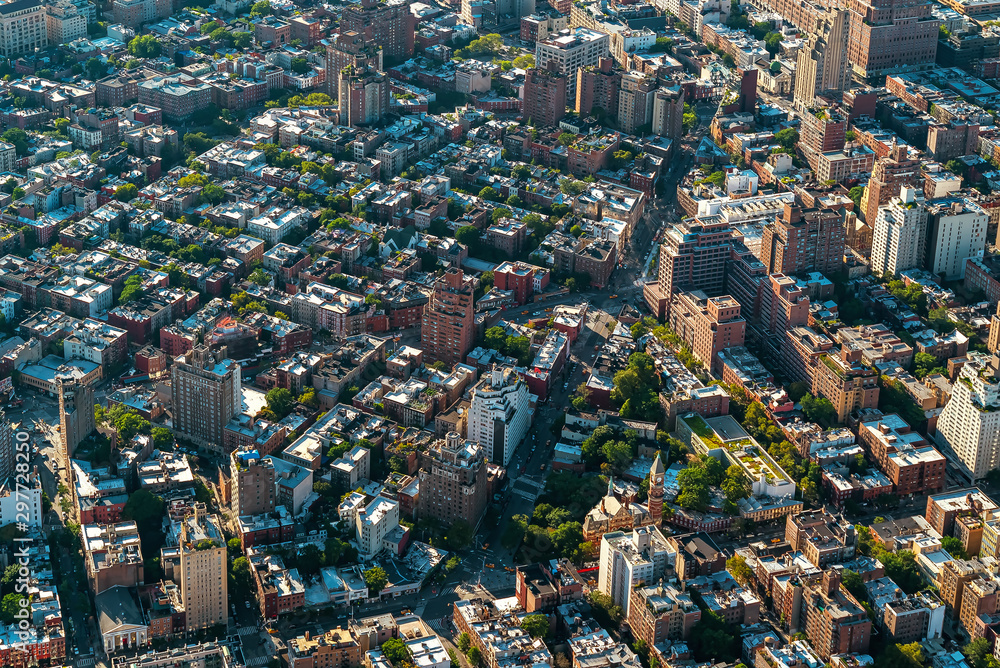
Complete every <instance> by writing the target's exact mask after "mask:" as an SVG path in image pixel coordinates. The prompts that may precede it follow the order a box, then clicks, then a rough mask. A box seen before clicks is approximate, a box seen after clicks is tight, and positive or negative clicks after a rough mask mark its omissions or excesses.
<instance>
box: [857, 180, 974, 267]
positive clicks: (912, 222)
mask: <svg viewBox="0 0 1000 668" xmlns="http://www.w3.org/2000/svg"><path fill="white" fill-rule="evenodd" d="M872 228H873V230H872V261H871V268H872V272H874V273H876V274H877V275H883V276H898V275H899V272H901V271H906V270H907V269H913V268H914V267H923V266H924V256H925V254H926V247H927V209H926V208H925V207H924V196H923V194H921V193H919V192H918V191H917V190H916V189H915V188H911V187H909V186H903V187H902V188H901V189H900V193H899V197H897V198H894V199H892V200H891V201H890V202H889V205H888V206H885V207H882V208H881V209H879V212H878V216H876V218H875V222H874V225H872ZM963 262H964V261H963Z"/></svg>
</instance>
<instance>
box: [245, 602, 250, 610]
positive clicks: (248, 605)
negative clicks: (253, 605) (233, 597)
mask: <svg viewBox="0 0 1000 668" xmlns="http://www.w3.org/2000/svg"><path fill="white" fill-rule="evenodd" d="M244 603H246V606H247V610H249V609H250V601H244Z"/></svg>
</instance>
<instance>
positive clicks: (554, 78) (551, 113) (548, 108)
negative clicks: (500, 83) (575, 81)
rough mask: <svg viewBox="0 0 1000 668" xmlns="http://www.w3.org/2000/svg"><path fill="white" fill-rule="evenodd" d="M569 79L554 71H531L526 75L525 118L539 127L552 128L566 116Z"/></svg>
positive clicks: (536, 69)
mask: <svg viewBox="0 0 1000 668" xmlns="http://www.w3.org/2000/svg"><path fill="white" fill-rule="evenodd" d="M566 86H567V77H566V75H564V74H560V73H559V72H556V71H554V70H553V69H538V68H535V69H530V70H528V71H527V73H526V74H525V75H524V106H523V110H522V111H523V116H524V118H526V119H528V120H530V121H531V122H532V123H534V124H535V125H537V126H538V127H543V128H544V127H552V126H555V125H556V124H558V123H559V121H560V119H562V117H563V116H565V115H566V99H567V98H566Z"/></svg>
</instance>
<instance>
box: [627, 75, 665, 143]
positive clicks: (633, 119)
mask: <svg viewBox="0 0 1000 668" xmlns="http://www.w3.org/2000/svg"><path fill="white" fill-rule="evenodd" d="M656 89H657V85H656V78H655V77H650V76H647V75H645V74H643V73H641V72H627V73H625V74H623V75H622V79H621V88H620V90H619V96H618V127H620V128H621V131H622V132H625V133H627V134H637V133H638V130H639V128H641V127H643V126H645V125H647V124H649V123H651V122H652V120H653V101H654V99H655V93H656Z"/></svg>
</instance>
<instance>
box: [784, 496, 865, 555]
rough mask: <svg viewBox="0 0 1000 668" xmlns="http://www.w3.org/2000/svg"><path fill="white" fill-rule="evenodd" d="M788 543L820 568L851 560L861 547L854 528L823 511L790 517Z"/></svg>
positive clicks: (787, 527) (787, 522)
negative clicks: (855, 551) (857, 548)
mask: <svg viewBox="0 0 1000 668" xmlns="http://www.w3.org/2000/svg"><path fill="white" fill-rule="evenodd" d="M785 540H786V541H788V544H789V545H790V546H791V548H792V550H799V551H801V552H802V554H803V556H804V557H805V558H806V559H807V560H808V561H809V563H811V564H812V565H814V566H817V567H819V568H825V567H827V566H829V565H830V564H835V563H840V562H844V561H850V560H851V559H852V558H853V557H854V550H855V548H856V547H857V535H856V534H855V531H854V525H853V524H851V523H850V522H847V521H846V520H844V518H843V517H840V516H837V515H833V514H831V513H829V512H827V511H826V510H822V509H821V510H811V511H807V512H803V513H798V514H794V515H788V516H787V517H786V518H785Z"/></svg>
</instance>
